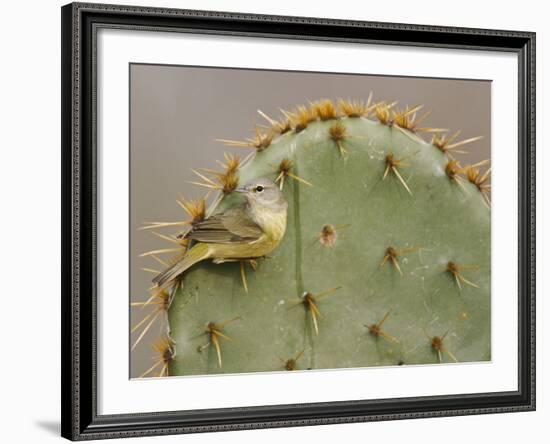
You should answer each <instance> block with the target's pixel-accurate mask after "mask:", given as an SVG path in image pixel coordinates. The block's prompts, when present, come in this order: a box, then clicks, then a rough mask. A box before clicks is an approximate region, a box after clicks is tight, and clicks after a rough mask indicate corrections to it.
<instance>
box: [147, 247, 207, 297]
mask: <svg viewBox="0 0 550 444" xmlns="http://www.w3.org/2000/svg"><path fill="white" fill-rule="evenodd" d="M209 255H210V248H209V247H208V245H207V244H202V243H198V244H196V245H195V246H193V247H192V248H191V249H190V250H189V251H188V252H187V254H186V255H185V256H184V257H183V258H182V259H181V260H180V261H178V262H176V263H175V264H174V265H172V266H171V267H170V268H168V269H167V270H164V271H163V272H162V273H160V274H159V275H157V276H155V278H154V279H153V283H154V284H156V285H158V286H159V287H163V286H164V285H165V284H166V283H168V282H170V281H171V280H172V279H174V278H175V277H176V276H178V275H180V274H181V273H183V272H184V271H185V270H187V269H188V268H189V267H191V266H192V265H194V264H196V263H197V262H200V261H202V260H204V259H207V258H208V256H209Z"/></svg>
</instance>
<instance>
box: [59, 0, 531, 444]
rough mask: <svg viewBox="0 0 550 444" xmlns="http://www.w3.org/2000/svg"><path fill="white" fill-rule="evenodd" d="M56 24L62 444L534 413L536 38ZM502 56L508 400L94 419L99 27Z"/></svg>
mask: <svg viewBox="0 0 550 444" xmlns="http://www.w3.org/2000/svg"><path fill="white" fill-rule="evenodd" d="M61 15H62V33H61V46H62V61H61V72H62V78H61V83H62V88H61V91H62V96H61V102H62V126H61V135H62V304H61V309H62V332H61V333H62V335H61V338H62V436H64V437H66V438H68V439H71V440H84V439H102V438H119V437H131V436H148V435H161V434H176V433H193V432H208V431H223V430H237V429H252V428H268V427H288V426H303V425H315V424H333V423H347V422H362V421H379V420H390V419H405V418H424V417H434V416H454V415H472V414H484V413H500V412H517V411H528V410H534V409H535V33H531V32H518V31H502V30H488V29H468V28H450V27H439V26H425V25H410V24H396V23H378V22H376V23H375V22H359V21H344V20H332V19H322V18H305V17H285V16H265V15H252V14H234V13H225V12H210V11H191V10H178V9H161V8H146V7H131V6H117V5H103V4H85V3H72V4H68V5H66V6H64V7H63V8H62V10H61ZM101 27H103V28H105V27H106V28H124V29H128V30H138V29H147V30H152V31H155V30H157V31H171V32H192V33H208V34H218V35H241V36H256V37H258V36H259V37H264V38H282V37H284V38H292V39H307V40H318V41H339V42H353V43H370V44H373V43H375V44H382V45H406V46H421V47H434V48H453V49H466V50H483V51H506V52H510V53H513V54H515V55H516V56H517V59H518V66H519V73H518V79H519V101H518V103H519V110H518V115H519V122H518V124H519V139H518V159H519V183H518V190H519V208H518V214H519V232H518V245H519V268H518V279H519V280H518V282H519V286H518V303H519V319H518V321H519V322H518V345H519V347H518V363H519V369H518V375H519V380H518V390H517V391H510V392H495V393H472V394H466V395H452V396H426V397H415V398H393V399H385V400H365V401H341V402H326V403H313V404H296V405H275V406H264V407H242V408H223V409H209V410H194V411H170V412H151V413H144V414H118V415H98V414H97V380H96V323H97V312H96V248H97V245H96V213H97V207H96V178H97V174H98V172H97V165H96V136H95V122H96V115H95V113H96V109H95V107H96V90H95V62H96V60H95V57H96V55H95V51H96V38H97V34H96V31H97V29H99V28H101Z"/></svg>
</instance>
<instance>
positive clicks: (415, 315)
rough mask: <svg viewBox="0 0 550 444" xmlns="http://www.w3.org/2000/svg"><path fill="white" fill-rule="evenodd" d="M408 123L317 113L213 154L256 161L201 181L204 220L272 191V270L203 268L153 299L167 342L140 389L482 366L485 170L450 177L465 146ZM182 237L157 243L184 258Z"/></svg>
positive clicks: (375, 113) (376, 114)
mask: <svg viewBox="0 0 550 444" xmlns="http://www.w3.org/2000/svg"><path fill="white" fill-rule="evenodd" d="M418 110H419V107H416V108H406V109H404V110H397V109H395V107H394V106H392V104H386V103H382V102H379V103H376V104H372V105H371V103H370V100H369V101H368V102H350V101H341V102H340V103H339V104H338V105H335V104H334V103H333V102H332V101H329V100H321V101H319V102H316V103H314V104H313V105H311V106H308V107H299V108H297V109H296V110H294V111H290V112H284V116H283V118H282V119H281V120H278V121H276V120H274V119H271V118H270V117H268V116H265V115H264V117H265V118H266V119H267V120H268V122H269V124H270V129H269V130H266V131H259V130H258V131H257V134H256V137H255V138H253V139H249V140H247V141H244V142H236V141H225V143H227V144H228V145H231V146H243V147H246V146H248V148H250V150H249V151H250V152H251V153H252V154H251V155H250V156H248V157H247V158H246V159H244V160H242V161H239V160H238V158H237V157H235V156H231V155H226V159H225V163H223V171H221V172H219V173H214V172H212V171H209V170H206V171H204V170H200V169H197V173H198V174H199V176H200V181H201V183H202V184H203V185H204V186H206V187H208V188H214V189H217V192H218V193H219V198H218V199H216V200H215V202H214V203H213V205H212V206H211V207H210V208H209V209H208V210H207V214H213V213H217V212H220V211H223V210H225V209H227V208H229V207H231V206H233V205H235V204H237V203H239V202H240V199H241V197H240V195H238V194H237V193H233V192H232V191H233V190H234V189H235V187H236V186H237V184H239V183H241V184H242V183H245V182H249V181H251V180H252V179H255V178H261V177H269V178H272V179H273V180H276V181H277V183H279V184H280V185H281V186H282V190H283V193H284V196H285V198H286V200H287V202H288V220H287V229H286V233H285V236H284V239H283V241H282V242H281V244H280V245H279V246H278V247H277V248H276V249H275V250H274V251H273V252H272V253H270V254H269V256H268V257H264V258H258V259H256V260H255V261H246V262H229V263H223V264H213V263H212V262H210V261H205V262H201V263H199V264H197V265H195V266H193V267H191V268H190V269H189V270H187V271H186V272H185V273H184V275H183V276H181V278H180V279H178V280H177V281H176V282H174V284H173V285H172V286H170V287H169V288H167V289H166V290H158V289H157V290H153V299H151V300H152V301H155V300H157V301H160V302H161V303H159V304H158V305H157V306H158V308H157V309H156V310H158V312H157V313H158V314H162V315H163V316H166V319H165V320H164V321H163V322H166V325H167V329H166V334H165V335H163V336H162V337H161V338H159V341H158V342H157V344H156V346H155V347H156V351H155V353H158V355H159V360H158V361H157V364H158V366H157V367H156V370H155V371H150V372H148V373H147V372H146V374H144V376H158V375H160V376H168V375H170V376H172V375H199V374H216V373H246V372H257V371H287V370H310V369H329V368H351V367H370V366H380V365H411V364H437V363H451V362H472V361H487V360H490V358H491V348H490V346H491V337H490V335H491V318H490V316H491V293H490V282H491V279H490V277H491V273H490V271H491V270H490V264H491V257H490V251H491V248H490V247H491V245H490V242H491V216H490V208H489V202H488V185H487V182H488V180H489V172H490V169H488V165H487V163H486V162H480V163H479V164H476V165H469V166H465V165H461V163H460V162H459V160H456V159H457V157H455V155H454V154H455V153H456V152H457V151H459V150H458V149H456V148H459V147H460V148H461V149H462V148H463V145H464V144H465V143H467V142H473V141H474V140H475V139H470V140H466V141H464V142H463V143H461V142H456V141H455V140H454V137H453V136H451V137H449V136H446V135H443V134H442V133H440V132H437V131H436V130H432V129H430V128H418V121H419V119H415V117H416V113H417V111H418ZM429 133H433V134H434V135H433V136H432V137H431V138H430V139H428V138H426V137H425V136H423V135H424V134H429ZM245 153H247V154H248V152H247V151H246V150H245ZM199 167H201V165H197V168H199ZM480 168H485V171H486V172H485V173H484V174H482V173H481V172H480V171H479V169H480ZM181 203H182V204H183V206H185V207H187V209H188V211H189V212H190V214H191V216H192V217H194V218H201V217H204V212H203V211H202V209H201V208H200V207H201V204H200V203H190V202H181ZM157 216H158V215H157ZM157 228H161V227H160V225H159V226H158V227H157ZM179 228H182V227H179ZM176 229H178V228H176ZM178 233H179V231H178V232H173V233H171V234H166V238H167V239H168V240H170V241H172V242H174V243H175V244H177V245H176V249H177V248H181V252H176V254H180V255H181V254H185V249H186V248H188V243H187V242H186V241H185V239H181V237H180V238H178V237H177V235H178ZM162 247H163V245H161V246H159V248H162ZM171 254H173V253H171ZM161 261H162V262H169V261H170V259H165V260H161ZM155 292H156V293H155ZM164 312H165V313H164Z"/></svg>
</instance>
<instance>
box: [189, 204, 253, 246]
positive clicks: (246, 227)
mask: <svg viewBox="0 0 550 444" xmlns="http://www.w3.org/2000/svg"><path fill="white" fill-rule="evenodd" d="M262 233H263V232H262V229H261V228H260V227H259V226H258V225H257V224H256V223H255V222H254V221H252V220H251V219H250V216H248V214H247V212H246V210H245V208H244V207H235V208H231V209H229V210H227V211H225V212H224V213H220V214H214V215H212V216H210V217H209V218H208V219H205V220H203V221H202V222H199V223H197V224H196V225H195V226H194V227H193V229H192V230H191V231H190V232H189V233H188V234H187V236H186V237H187V238H189V239H193V240H196V241H199V242H207V243H220V244H225V243H235V242H251V241H255V240H257V239H259V237H260V236H261V235H262Z"/></svg>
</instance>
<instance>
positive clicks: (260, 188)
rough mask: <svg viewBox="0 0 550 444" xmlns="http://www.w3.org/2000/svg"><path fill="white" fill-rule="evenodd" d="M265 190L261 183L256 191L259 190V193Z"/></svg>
mask: <svg viewBox="0 0 550 444" xmlns="http://www.w3.org/2000/svg"><path fill="white" fill-rule="evenodd" d="M263 190H264V187H263V186H261V185H258V186H257V187H256V192H258V193H261V192H262V191H263Z"/></svg>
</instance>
